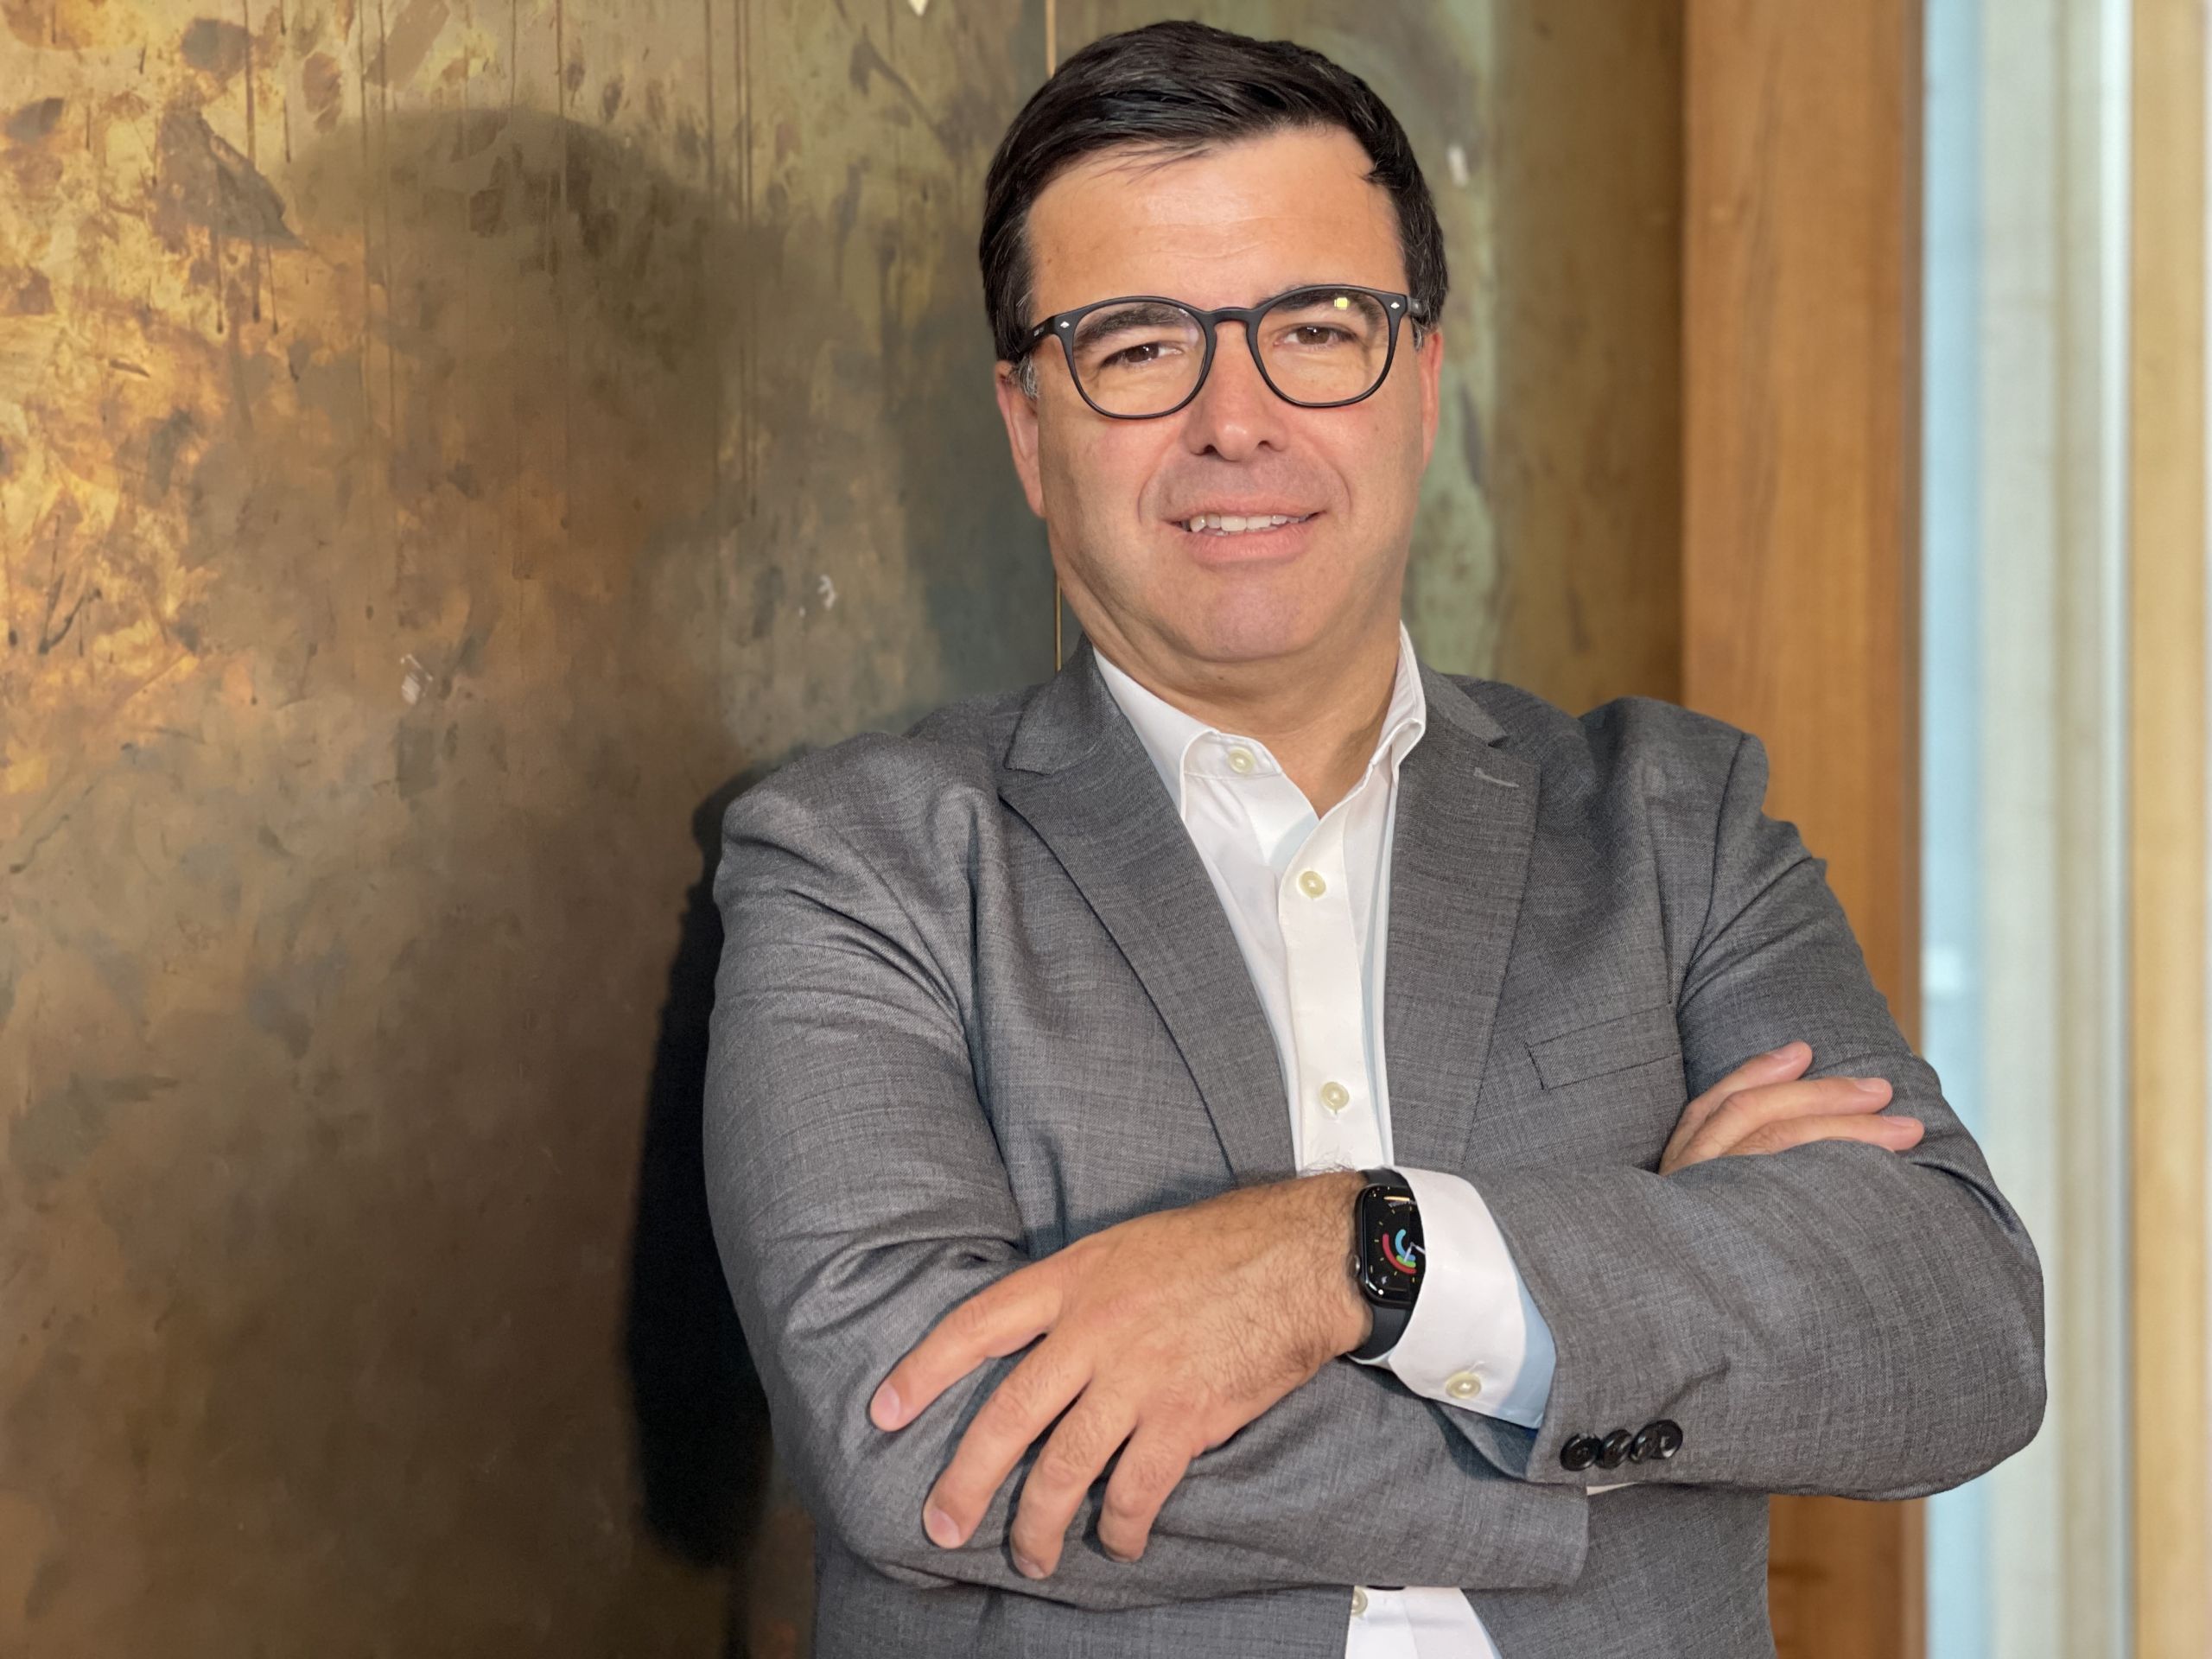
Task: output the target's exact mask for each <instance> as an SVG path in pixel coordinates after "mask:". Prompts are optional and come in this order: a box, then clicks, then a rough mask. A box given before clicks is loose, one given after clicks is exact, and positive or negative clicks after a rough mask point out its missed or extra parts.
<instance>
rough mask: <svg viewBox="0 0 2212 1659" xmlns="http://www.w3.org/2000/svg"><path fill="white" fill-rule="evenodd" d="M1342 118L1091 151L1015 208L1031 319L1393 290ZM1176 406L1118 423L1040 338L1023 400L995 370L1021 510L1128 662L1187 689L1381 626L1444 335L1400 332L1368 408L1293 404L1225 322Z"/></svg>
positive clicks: (1009, 378)
mask: <svg viewBox="0 0 2212 1659" xmlns="http://www.w3.org/2000/svg"><path fill="white" fill-rule="evenodd" d="M1369 167H1370V162H1369V161H1368V158H1367V155H1366V152H1365V151H1363V149H1361V148H1360V145H1359V142H1358V141H1357V139H1355V138H1354V137H1352V136H1351V134H1350V133H1348V132H1345V131H1344V130H1341V129H1335V128H1330V129H1323V130H1308V131H1293V132H1284V133H1277V134H1274V135H1271V136H1269V137H1263V138H1258V139H1252V140H1248V141H1245V142H1243V143H1236V144H1232V145H1229V146H1225V147H1224V148H1221V149H1214V150H1210V151H1207V152H1205V153H1202V154H1200V155H1197V156H1189V157H1185V158H1183V159H1180V160H1176V161H1173V162H1166V163H1165V164H1162V163H1161V162H1160V161H1159V160H1158V158H1157V157H1156V156H1143V155H1140V154H1137V153H1135V152H1131V151H1128V150H1121V151H1107V152H1104V153H1102V154H1100V155H1097V156H1090V157H1088V158H1086V159H1085V160H1084V162H1081V163H1079V164H1078V165H1077V166H1076V167H1075V168H1071V169H1070V170H1069V171H1068V172H1066V173H1065V174H1063V175H1060V176H1059V177H1058V178H1057V179H1055V180H1053V181H1052V183H1051V184H1050V185H1049V186H1047V187H1046V189H1045V190H1044V191H1043V192H1041V193H1040V194H1039V196H1038V198H1037V200H1036V202H1035V203H1034V204H1033V207H1032V208H1031V210H1030V214H1029V222H1028V242H1029V250H1030V256H1031V260H1032V264H1033V268H1034V285H1033V286H1034V295H1035V299H1034V303H1033V308H1032V312H1031V315H1030V316H1029V317H1028V318H1027V321H1029V322H1035V321H1038V320H1039V319H1040V318H1043V317H1046V316H1049V315H1052V314H1053V313H1055V312H1058V311H1065V310H1071V309H1073V308H1076V307H1077V306H1082V305H1088V304H1090V303H1091V302H1094V301H1097V300H1104V299H1112V298H1115V297H1117V296H1122V295H1130V294H1155V295H1163V296H1167V297H1169V298H1171V299H1177V300H1181V301H1184V302H1186V303H1189V304H1192V305H1194V306H1197V307H1198V308H1202V309H1205V308H1212V307H1215V306H1224V305H1250V304H1253V303H1255V302H1257V301H1259V300H1262V299H1265V298H1268V297H1269V296H1273V295H1276V294H1280V293H1282V292H1284V291H1285V290H1287V289H1294V288H1300V287H1303V286H1306V285H1307V284H1324V283H1356V284H1359V285H1362V286H1365V287H1369V288H1377V289H1389V290H1392V291H1398V292H1402V291H1403V290H1404V289H1405V287H1406V270H1405V264H1404V259H1403V256H1402V254H1401V252H1400V251H1399V247H1398V228H1397V219H1396V215H1395V210H1394V209H1393V207H1392V204H1391V202H1390V200H1389V197H1388V196H1387V195H1386V194H1384V193H1383V190H1382V188H1380V187H1378V186H1376V185H1373V184H1370V183H1368V182H1367V181H1366V177H1365V175H1366V173H1367V171H1368V168H1369ZM1218 334H1219V344H1218V346H1217V349H1216V351H1215V354H1214V361H1213V368H1212V371H1211V373H1210V374H1209V375H1208V376H1207V377H1206V382H1205V386H1204V387H1203V388H1202V389H1201V390H1200V391H1199V392H1198V396H1197V397H1195V398H1194V399H1193V400H1192V402H1191V403H1190V404H1188V405H1187V406H1185V408H1183V409H1182V410H1179V411H1178V412H1176V413H1175V414H1173V415H1168V416H1161V417H1160V418H1158V419H1154V420H1138V421H1130V420H1112V419H1109V418H1108V417H1106V416H1103V415H1100V414H1098V413H1097V412H1096V410H1092V409H1091V408H1090V405H1089V404H1086V403H1085V402H1084V399H1083V397H1082V394H1081V393H1080V392H1079V391H1077V388H1076V385H1075V384H1074V381H1073V380H1072V379H1071V377H1070V375H1069V372H1068V367H1067V361H1066V359H1065V357H1064V356H1063V355H1062V353H1061V352H1060V349H1059V346H1058V342H1057V341H1055V340H1045V341H1043V342H1042V343H1041V344H1040V346H1039V349H1038V350H1037V352H1036V353H1034V354H1033V357H1034V361H1035V364H1036V367H1037V373H1038V381H1039V395H1038V397H1037V400H1036V402H1035V403H1034V404H1032V403H1031V402H1030V401H1029V400H1028V398H1027V397H1024V396H1023V394H1022V392H1021V391H1020V387H1019V386H1018V385H1016V384H1015V382H1014V378H1013V372H1012V370H1011V369H1010V367H1009V366H1008V365H1005V364H1001V365H999V384H998V397H999V406H1000V410H1001V413H1002V414H1003V415H1004V416H1005V417H1006V423H1007V435H1008V437H1009V439H1010V440H1011V442H1012V444H1013V448H1014V464H1015V466H1016V467H1017V468H1018V469H1019V470H1020V474H1021V480H1022V484H1023V486H1024V487H1025V489H1026V490H1027V493H1028V496H1029V505H1031V507H1032V508H1033V509H1034V510H1035V511H1036V512H1038V513H1039V514H1040V515H1041V516H1042V517H1043V518H1045V520H1046V525H1047V527H1048V530H1049V533H1050V540H1051V543H1052V558H1053V563H1054V564H1055V565H1056V567H1057V568H1058V571H1059V575H1060V581H1061V584H1062V586H1063V587H1064V588H1065V590H1066V593H1067V597H1068V602H1069V605H1070V606H1071V608H1072V609H1073V610H1074V612H1075V613H1076V616H1077V620H1079V621H1080V622H1081V623H1082V624H1083V627H1084V632H1085V633H1086V634H1087V635H1089V636H1090V638H1091V639H1094V640H1096V641H1098V642H1099V643H1100V645H1102V647H1103V648H1104V649H1105V650H1106V651H1107V652H1108V654H1109V655H1110V656H1113V657H1114V658H1116V660H1117V661H1120V662H1122V664H1123V665H1124V666H1132V665H1143V666H1149V667H1150V668H1152V669H1153V670H1154V671H1155V672H1156V673H1160V674H1165V675H1168V676H1171V677H1175V678H1178V679H1181V680H1184V681H1185V683H1205V682H1207V681H1209V680H1214V679H1217V678H1218V675H1219V671H1220V670H1221V669H1224V668H1227V667H1230V665H1232V664H1242V663H1252V662H1259V661H1264V660H1267V659H1269V658H1296V657H1299V656H1300V655H1302V654H1306V653H1309V652H1313V647H1314V646H1315V645H1317V643H1319V644H1320V645H1321V646H1322V650H1321V652H1318V653H1314V654H1315V656H1317V657H1325V656H1326V655H1327V654H1328V653H1329V646H1330V645H1331V644H1332V642H1334V641H1336V640H1338V639H1342V638H1344V637H1346V636H1351V637H1361V638H1364V637H1366V636H1367V635H1368V634H1369V632H1370V631H1372V630H1376V629H1387V630H1388V632H1389V634H1390V635H1391V637H1392V638H1393V639H1395V633H1396V627H1397V620H1398V607H1399V602H1400V594H1401V592H1402V586H1403V579H1404V575H1405V563H1406V556H1407V552H1408V549H1409V547H1410V545H1411V542H1412V536H1413V523H1414V508H1415V504H1416V499H1417V496H1418V493H1419V488H1420V482H1421V473H1422V470H1423V469H1424V468H1425V467H1427V464H1428V456H1429V452H1430V450H1431V448H1433V446H1434V444H1435V442H1436V425H1437V375H1438V371H1439V368H1440V365H1441V364H1442V362H1443V355H1444V354H1443V341H1442V339H1441V337H1440V336H1439V335H1437V334H1433V333H1432V334H1429V335H1428V337H1427V340H1425V341H1424V344H1423V347H1422V349H1421V351H1420V352H1419V353H1415V352H1414V348H1413V342H1412V333H1411V330H1410V329H1408V328H1406V327H1401V328H1400V331H1399V335H1398V351H1397V357H1396V359H1395V362H1393V364H1392V365H1391V367H1390V372H1389V376H1388V378H1385V379H1384V381H1383V385H1382V386H1381V387H1380V388H1379V389H1378V390H1377V391H1376V392H1375V393H1374V395H1373V396H1372V397H1368V398H1367V399H1365V400H1364V401H1363V402H1361V403H1357V404H1348V405H1345V406H1344V407H1341V408H1337V409H1301V408H1299V407H1297V406H1296V405H1294V404H1288V403H1286V402H1284V401H1283V400H1282V399H1281V397H1277V396H1276V395H1275V394H1274V392H1273V391H1270V390H1269V389H1268V385H1267V383H1266V382H1265V381H1263V380H1262V378H1260V374H1259V372H1258V370H1257V369H1256V368H1255V365H1254V364H1253V361H1252V355H1251V353H1250V351H1249V349H1248V347H1247V346H1246V344H1245V338H1244V327H1243V324H1242V323H1237V322H1224V323H1223V324H1222V325H1221V326H1220V328H1219V330H1218ZM1206 512H1226V513H1239V514H1243V515H1247V516H1250V515H1256V514H1270V515H1271V514H1277V513H1280V514H1286V515H1292V516H1300V515H1310V517H1307V518H1306V522H1304V523H1303V524H1290V525H1285V526H1283V527H1281V528H1280V529H1275V530H1268V531H1244V532H1243V533H1241V534H1221V533H1218V532H1216V531H1195V532H1194V531H1189V530H1186V529H1184V528H1183V527H1182V526H1183V524H1185V522H1186V521H1188V520H1189V519H1191V518H1192V517H1194V516H1195V515H1198V514H1201V513H1206Z"/></svg>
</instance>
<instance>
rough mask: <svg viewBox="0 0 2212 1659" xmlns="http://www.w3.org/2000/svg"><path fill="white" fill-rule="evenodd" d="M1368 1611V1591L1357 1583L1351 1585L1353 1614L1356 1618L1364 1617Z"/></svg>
mask: <svg viewBox="0 0 2212 1659" xmlns="http://www.w3.org/2000/svg"><path fill="white" fill-rule="evenodd" d="M1366 1613H1367V1592H1366V1591H1364V1590H1363V1589H1361V1588H1360V1587H1359V1586H1357V1585H1356V1584H1355V1585H1354V1586H1352V1587H1351V1616H1352V1617H1353V1618H1364V1617H1365V1616H1366Z"/></svg>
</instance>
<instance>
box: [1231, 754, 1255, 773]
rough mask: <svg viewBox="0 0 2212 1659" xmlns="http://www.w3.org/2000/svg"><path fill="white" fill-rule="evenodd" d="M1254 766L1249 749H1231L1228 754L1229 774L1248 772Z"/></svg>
mask: <svg viewBox="0 0 2212 1659" xmlns="http://www.w3.org/2000/svg"><path fill="white" fill-rule="evenodd" d="M1256 764H1257V763H1256V762H1255V760H1253V759H1252V751H1251V750H1249V749H1231V750H1230V752H1229V769H1230V771H1231V772H1249V771H1251V770H1252V768H1253V766H1255V765H1256Z"/></svg>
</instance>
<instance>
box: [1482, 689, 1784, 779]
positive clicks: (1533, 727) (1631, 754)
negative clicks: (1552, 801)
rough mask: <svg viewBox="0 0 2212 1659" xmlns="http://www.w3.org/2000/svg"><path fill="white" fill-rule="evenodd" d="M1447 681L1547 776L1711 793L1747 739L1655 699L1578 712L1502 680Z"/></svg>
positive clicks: (1725, 725) (1633, 698)
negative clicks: (1702, 788) (1698, 786)
mask: <svg viewBox="0 0 2212 1659" xmlns="http://www.w3.org/2000/svg"><path fill="white" fill-rule="evenodd" d="M1452 682H1453V683H1455V684H1457V685H1458V686H1459V688H1460V689H1461V690H1464V691H1465V692H1466V694H1467V695H1468V696H1469V697H1471V698H1472V699H1473V700H1474V701H1475V702H1477V703H1478V704H1479V705H1480V706H1481V707H1482V709H1484V711H1485V712H1486V713H1487V714H1488V715H1490V716H1491V719H1493V720H1495V721H1497V723H1498V724H1499V725H1500V726H1502V727H1503V728H1505V732H1506V737H1507V741H1508V742H1509V743H1510V744H1511V745H1512V746H1513V747H1516V748H1517V749H1519V750H1520V751H1521V752H1522V753H1524V754H1526V755H1527V756H1528V757H1529V759H1531V760H1535V762H1536V763H1537V765H1538V766H1541V768H1542V769H1543V770H1544V772H1545V773H1546V775H1547V777H1550V776H1551V775H1552V774H1554V773H1560V774H1562V775H1564V776H1577V775H1579V776H1580V777H1582V778H1583V779H1586V780H1588V781H1589V782H1592V783H1599V782H1604V781H1617V782H1629V783H1633V784H1635V785H1639V786H1645V787H1649V786H1653V785H1657V786H1661V787H1665V786H1669V785H1673V786H1674V787H1675V788H1679V787H1680V786H1681V785H1687V784H1701V785H1704V786H1705V789H1706V790H1707V791H1709V792H1712V793H1714V794H1717V793H1718V792H1719V790H1720V788H1721V786H1722V785H1724V784H1725V783H1726V779H1727V777H1728V773H1729V771H1730V769H1731V768H1732V766H1734V764H1735V761H1736V756H1737V753H1738V749H1739V747H1741V746H1742V744H1743V742H1744V740H1745V736H1746V734H1745V732H1744V731H1743V730H1742V729H1741V728H1738V727H1735V726H1732V725H1730V724H1729V723H1728V722H1727V721H1725V720H1717V719H1715V718H1714V717H1713V716H1712V715H1702V714H1700V713H1698V712H1697V711H1696V710H1695V709H1685V708H1683V707H1682V706H1681V704H1680V703H1675V702H1667V701H1666V700H1665V699H1663V698H1661V697H1645V696H1624V697H1615V698H1613V699H1612V700H1611V701H1610V702H1601V703H1599V704H1598V705H1597V706H1596V707H1595V708H1593V709H1589V710H1588V711H1587V712H1586V713H1584V714H1581V715H1571V714H1569V713H1568V712H1567V710H1566V709H1562V708H1560V706H1559V705H1558V704H1557V703H1554V702H1548V701H1547V700H1546V699H1545V698H1543V697H1541V696H1537V695H1536V694H1535V692H1533V691H1529V690H1524V689H1523V688H1522V687H1520V686H1517V685H1509V684H1507V683H1505V682H1503V681H1502V680H1484V679H1478V678H1475V677H1472V676H1468V675H1460V674H1454V675H1452Z"/></svg>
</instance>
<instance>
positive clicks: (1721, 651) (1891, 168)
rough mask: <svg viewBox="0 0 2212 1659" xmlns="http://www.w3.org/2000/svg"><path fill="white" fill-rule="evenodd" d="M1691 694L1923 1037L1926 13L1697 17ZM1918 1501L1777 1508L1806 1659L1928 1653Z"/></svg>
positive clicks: (1687, 555) (1783, 1631)
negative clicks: (1760, 783) (1731, 729)
mask: <svg viewBox="0 0 2212 1659" xmlns="http://www.w3.org/2000/svg"><path fill="white" fill-rule="evenodd" d="M1686 73H1687V83H1688V84H1687V88H1686V93H1685V105H1686V112H1687V123H1688V150H1687V168H1688V191H1687V200H1686V202H1685V207H1684V221H1685V231H1684V294H1683V313H1684V330H1685V333H1684V349H1683V371H1684V405H1685V419H1684V432H1685V448H1684V454H1683V573H1682V577H1683V580H1682V586H1683V658H1684V662H1683V695H1684V700H1685V701H1686V702H1688V703H1690V704H1691V705H1692V706H1694V707H1696V708H1699V709H1705V710H1707V712H1710V713H1713V714H1715V715H1719V716H1721V717H1722V718H1724V719H1726V720H1729V721H1733V722H1734V723H1736V724H1738V725H1739V726H1743V727H1745V728H1748V729H1750V730H1752V731H1756V732H1758V734H1760V735H1761V737H1762V738H1764V740H1765V741H1766V744H1767V747H1768V749H1769V752H1770V754H1771V756H1772V760H1773V771H1772V782H1771V785H1770V795H1769V800H1768V809H1769V810H1770V811H1771V812H1773V813H1774V814H1775V815H1776V816H1777V817H1785V818H1789V819H1793V820H1795V821H1796V823H1798V824H1799V826H1800V827H1801V828H1802V830H1803V832H1804V835H1805V838H1806V840H1807V842H1808V843H1809V844H1810V846H1811V847H1812V849H1813V850H1814V851H1815V853H1817V854H1819V855H1821V856H1822V857H1824V858H1826V859H1827V861H1828V876H1829V880H1831V882H1832V883H1833V884H1834V887H1835V889H1836V891H1837V893H1838V894H1839V896H1840V898H1841V899H1842V901H1843V903H1844V906H1845V907H1846V909H1847V911H1848V912H1849V913H1850V916H1851V918H1852V922H1853V927H1854V929H1855V930H1856V931H1857V933H1858V936H1859V942H1860V944H1861V945H1862V946H1863V947H1864V949H1865V950H1866V958H1867V962H1868V964H1869V966H1870V968H1871V969H1872V972H1873V975H1874V977H1875V979H1876V981H1877V982H1878V984H1880V985H1881V987H1882V988H1883V989H1884V990H1885V993H1886V994H1887V995H1888V996H1889V998H1890V1001H1891V1006H1892V1007H1894V1008H1895V1009H1896V1011H1897V1015H1898V1019H1899V1023H1900V1024H1902V1025H1903V1026H1904V1027H1905V1028H1906V1030H1907V1032H1908V1033H1910V1032H1912V1031H1913V1029H1914V1028H1915V1027H1916V1024H1917V1012H1918V1009H1917V1004H1918V989H1919V983H1918V981H1919V975H1918V956H1919V944H1918V931H1919V924H1918V916H1919V890H1918V872H1919V845H1918V841H1919V802H1918V779H1919V729H1918V728H1919V713H1920V706H1919V705H1920V698H1919V659H1920V652H1919V633H1918V615H1919V558H1918V532H1919V495H1918V476H1919V457H1920V435H1919V397H1920V372H1919V344H1920V321H1919V316H1920V313H1919V296H1920V281H1921V273H1920V180H1921V146H1920V120H1921V107H1922V80H1921V19H1920V0H1859V3H1854V4H1852V5H1847V6H1809V5H1808V6H1796V5H1790V6H1782V5H1774V4H1770V3H1761V0H1688V35H1687V60H1686ZM1922 1531H1923V1529H1922V1524H1921V1518H1920V1511H1919V1507H1918V1506H1917V1505H1916V1504H1866V1503H1845V1502H1842V1501H1840V1500H1835V1499H1802V1498H1796V1499H1778V1500H1777V1502H1776V1503H1775V1506H1774V1532H1773V1548H1772V1553H1771V1557H1770V1562H1771V1566H1770V1591H1771V1600H1772V1607H1773V1613H1774V1621H1775V1632H1776V1637H1777V1642H1778V1643H1779V1644H1780V1647H1781V1650H1782V1652H1783V1654H1785V1655H1787V1656H1790V1659H1844V1656H1853V1659H1899V1656H1915V1655H1917V1654H1918V1653H1919V1652H1920V1650H1921V1649H1922V1647H1923V1630H1922V1624H1923V1610H1922V1602H1923V1595H1922V1555H1923V1548H1922Z"/></svg>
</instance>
